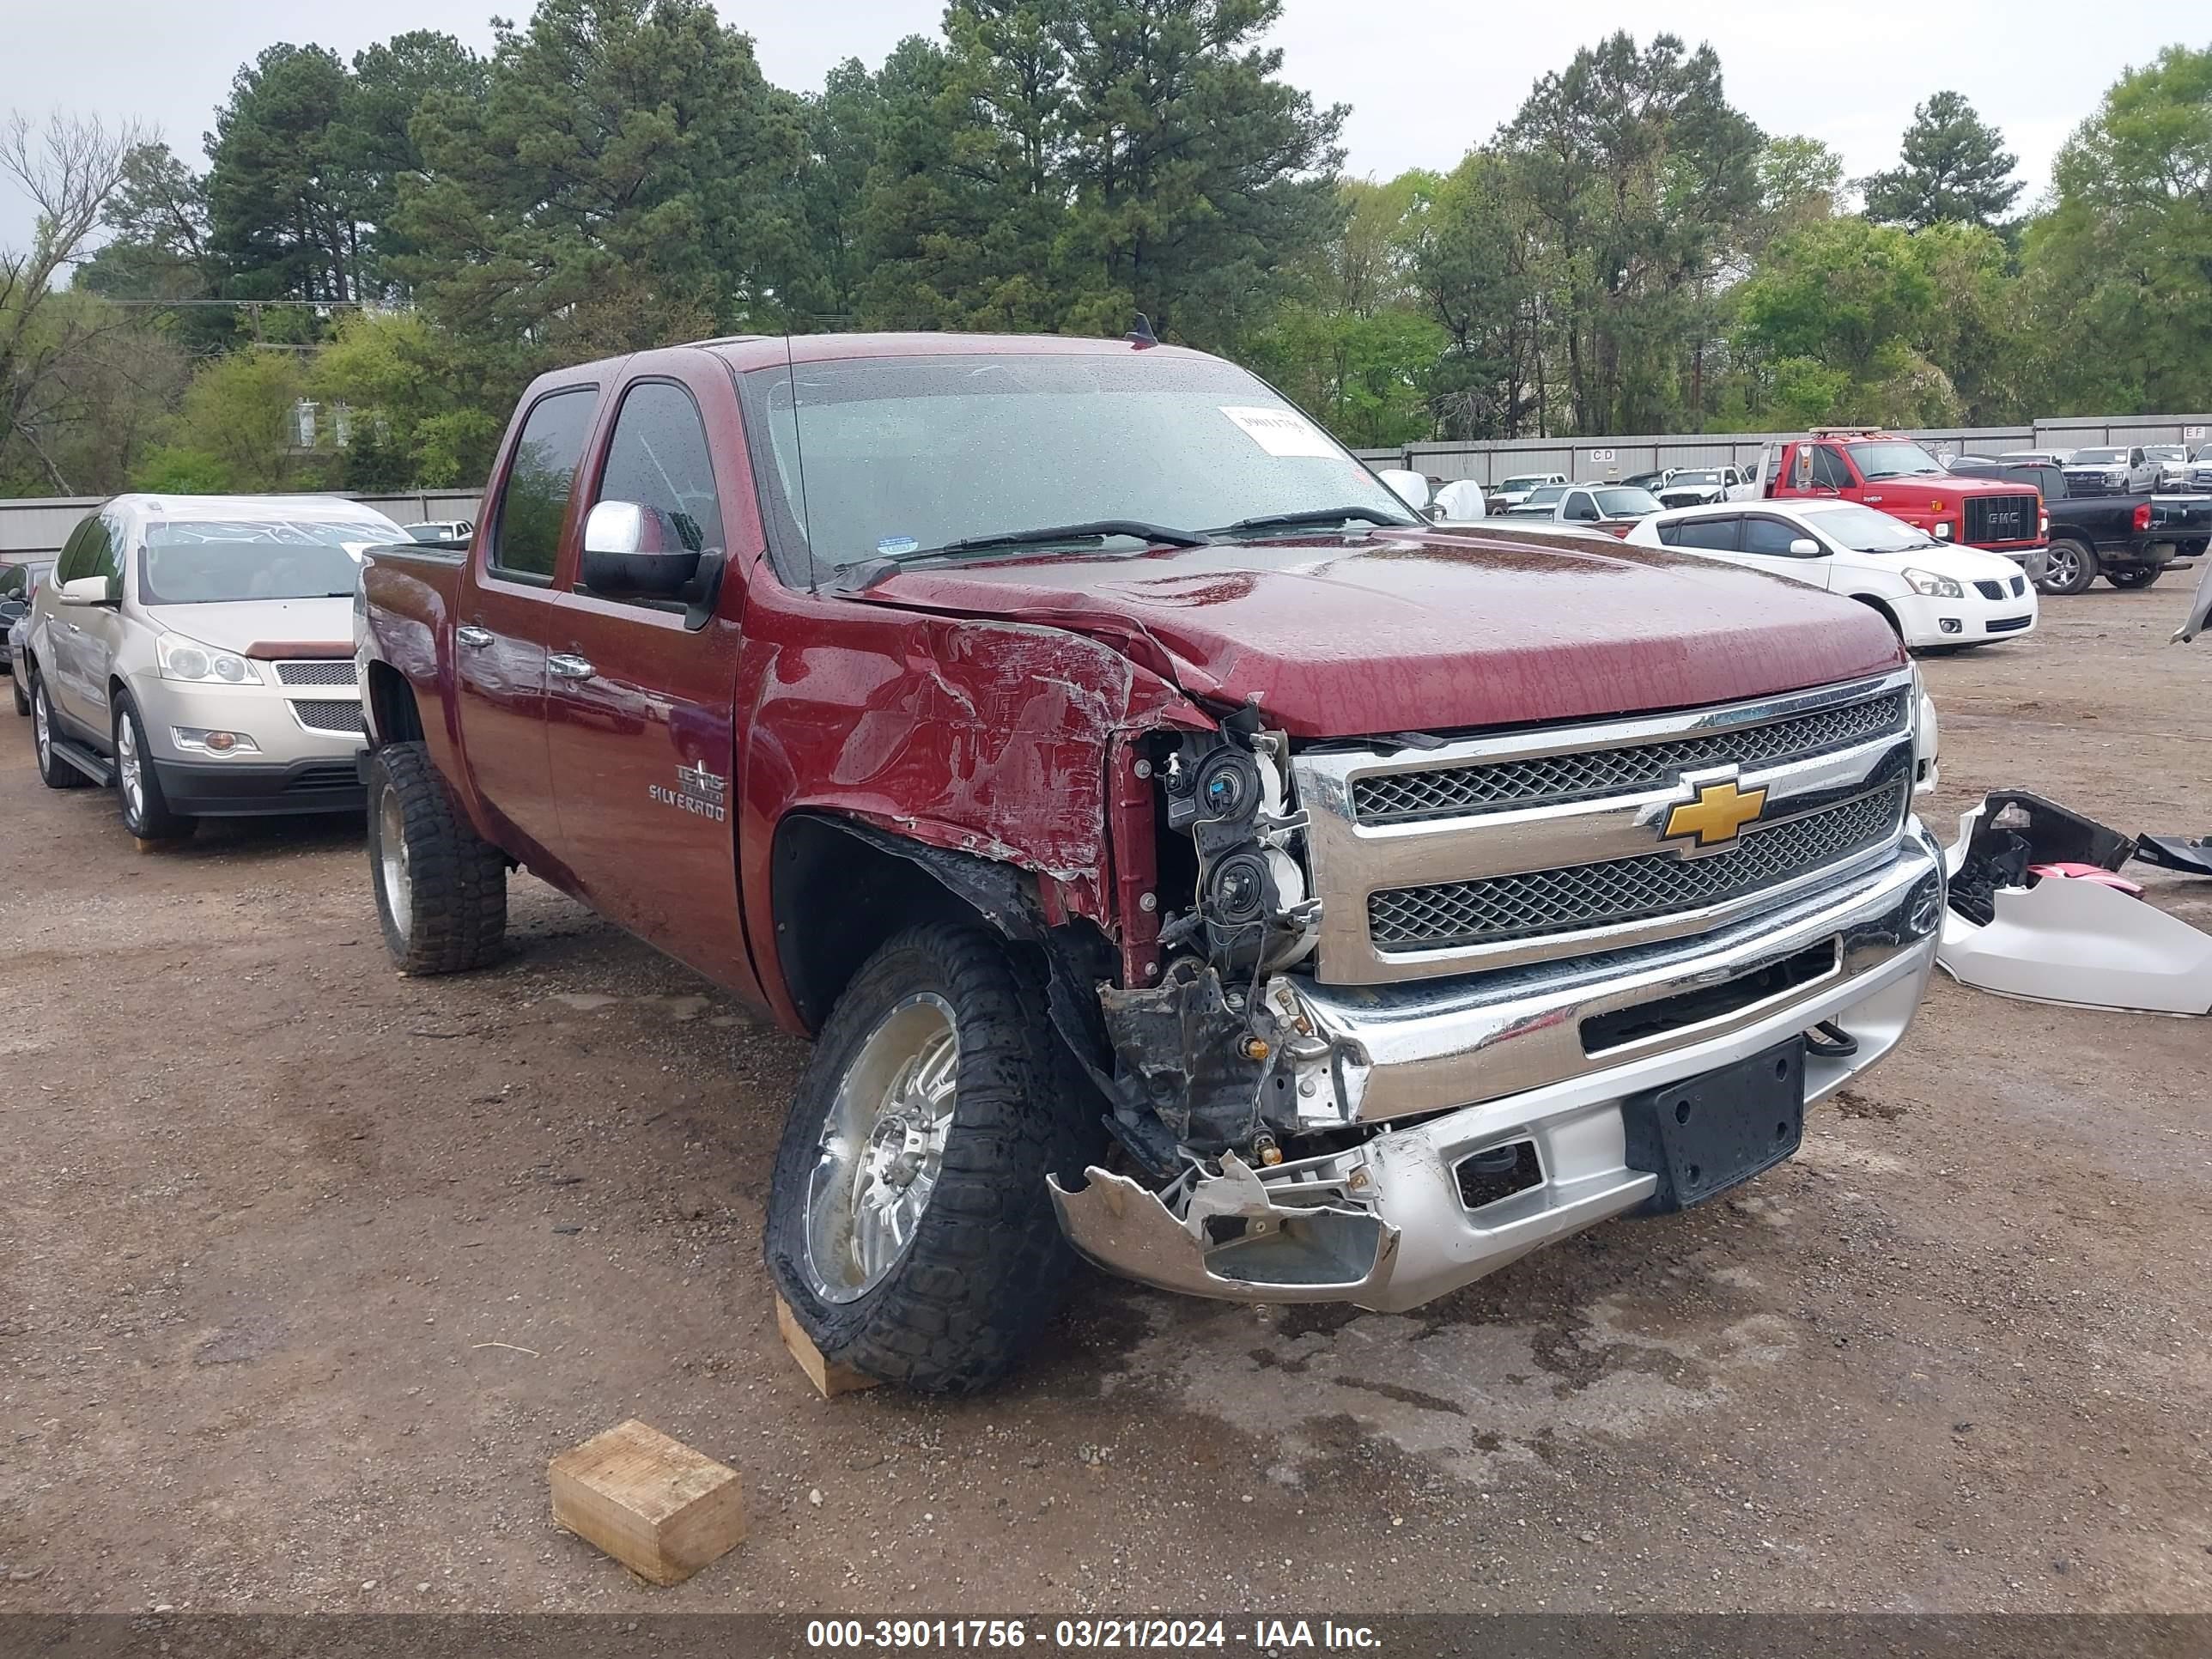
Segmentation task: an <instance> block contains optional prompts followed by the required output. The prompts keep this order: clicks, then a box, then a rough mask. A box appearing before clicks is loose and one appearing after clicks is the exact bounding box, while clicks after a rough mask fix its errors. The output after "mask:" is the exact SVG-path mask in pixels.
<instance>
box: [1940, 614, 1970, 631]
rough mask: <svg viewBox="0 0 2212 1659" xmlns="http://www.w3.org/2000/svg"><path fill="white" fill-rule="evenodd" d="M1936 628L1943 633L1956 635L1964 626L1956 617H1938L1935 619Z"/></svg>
mask: <svg viewBox="0 0 2212 1659" xmlns="http://www.w3.org/2000/svg"><path fill="white" fill-rule="evenodd" d="M1965 626H1966V624H1965V623H1961V622H1960V620H1959V619H1958V618H1957V617H1936V628H1937V629H1939V630H1940V631H1942V632H1943V633H1946V634H1956V633H1959V632H1960V630H1961V629H1964V628H1965Z"/></svg>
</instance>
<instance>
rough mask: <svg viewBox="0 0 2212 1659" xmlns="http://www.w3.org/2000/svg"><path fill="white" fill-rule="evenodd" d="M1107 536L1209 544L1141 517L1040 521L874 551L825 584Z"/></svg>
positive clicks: (853, 583)
mask: <svg viewBox="0 0 2212 1659" xmlns="http://www.w3.org/2000/svg"><path fill="white" fill-rule="evenodd" d="M1109 536H1127V537H1128V538H1131V539H1132V540H1133V541H1140V542H1143V543H1144V544H1146V545H1147V546H1148V547H1210V546H1212V542H1211V541H1210V540H1209V539H1208V538H1206V537H1205V536H1203V535H1200V533H1199V532H1196V531H1194V530H1176V529H1174V528H1172V527H1171V526H1167V525H1160V524H1147V523H1146V522H1145V521H1144V520H1142V519H1091V520H1086V521H1085V522H1084V523H1082V524H1055V525H1045V526H1042V527H1040V528H1038V529H1036V530H1009V531H1005V532H1001V533H1000V534H998V535H995V536H967V537H963V538H961V539H960V540H958V541H957V542H947V543H945V544H944V545H943V546H942V547H923V548H916V549H915V550H913V551H911V552H907V553H878V555H877V556H875V557H874V558H872V559H866V560H863V561H862V562H860V563H858V564H850V565H847V566H845V567H844V568H842V569H841V570H839V571H838V573H837V576H836V580H835V581H833V582H832V583H831V584H830V586H831V587H832V589H833V590H834V591H835V592H840V593H858V592H862V591H863V590H865V589H866V588H870V587H872V586H875V584H876V583H878V582H879V581H881V580H883V579H884V577H885V576H887V575H889V574H890V573H891V572H892V571H894V570H896V569H900V568H903V567H905V566H907V565H913V564H925V563H930V562H934V561H936V560H939V559H957V558H960V557H963V556H965V555H968V554H971V553H1006V552H1014V551H1018V550H1020V549H1022V548H1025V547H1050V546H1051V545H1053V544H1054V543H1055V542H1103V541H1104V540H1105V539H1106V538H1108V537H1109Z"/></svg>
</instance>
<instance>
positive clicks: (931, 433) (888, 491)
mask: <svg viewBox="0 0 2212 1659" xmlns="http://www.w3.org/2000/svg"><path fill="white" fill-rule="evenodd" d="M743 381H744V384H743V392H744V399H745V406H746V414H747V416H748V418H749V420H750V421H751V422H752V423H753V424H754V425H755V427H756V428H763V427H764V428H766V429H767V431H768V433H769V436H770V438H771V439H772V441H773V442H772V444H771V445H770V446H768V447H769V449H770V451H771V454H770V456H769V459H768V460H767V462H766V464H764V465H762V466H761V468H760V471H761V474H762V477H761V483H762V488H763V493H764V494H766V495H769V497H770V506H771V507H780V508H781V512H780V513H778V514H777V516H778V517H779V518H780V519H781V520H782V521H783V528H784V533H785V535H786V536H787V538H790V537H795V538H797V539H798V541H799V546H800V549H801V550H802V556H805V552H808V551H811V556H812V558H813V562H814V565H815V568H816V569H817V571H822V570H835V569H839V568H843V567H845V566H848V565H852V564H857V563H859V562H862V561H867V560H878V559H884V558H887V557H888V558H898V557H901V556H905V555H908V554H914V553H919V552H927V551H930V550H935V549H940V548H944V547H945V546H947V545H948V544H952V543H956V542H961V543H974V542H976V541H978V540H981V539H985V538H993V537H998V536H1006V535H1009V534H1019V533H1022V532H1030V531H1032V530H1033V529H1034V527H1035V526H1040V525H1066V526H1084V525H1090V524H1097V523H1101V522H1106V521H1116V520H1118V521H1125V522H1130V523H1134V524H1138V525H1158V526H1168V527H1171V528H1175V529H1177V530H1181V531H1184V532H1194V533H1195V532H1204V531H1207V530H1218V529H1222V528H1224V527H1225V526H1231V525H1234V524H1236V523H1237V522H1238V521H1239V520H1249V519H1255V518H1275V517H1278V516H1279V515H1283V514H1292V513H1314V512H1319V511H1322V510H1325V509H1332V508H1342V509H1347V510H1356V511H1357V513H1358V516H1359V518H1360V519H1361V520H1363V521H1366V522H1373V523H1384V524H1392V525H1409V524H1413V523H1414V522H1415V520H1414V519H1413V513H1412V511H1411V510H1410V509H1409V508H1408V507H1407V506H1406V504H1405V503H1404V502H1403V501H1400V500H1399V499H1398V497H1397V496H1395V495H1393V494H1392V493H1391V492H1390V491H1389V489H1387V488H1386V487H1385V486H1384V485H1383V484H1382V483H1379V482H1378V481H1377V480H1376V477H1375V476H1374V475H1373V474H1372V473H1370V472H1369V471H1367V469H1366V468H1365V467H1364V466H1362V465H1359V463H1358V461H1356V460H1354V459H1352V456H1351V455H1350V454H1348V453H1346V451H1345V450H1344V449H1343V448H1341V447H1340V446H1339V445H1338V444H1337V442H1336V441H1335V440H1334V439H1333V438H1331V437H1329V436H1328V435H1327V434H1326V433H1324V432H1323V431H1322V429H1321V428H1319V427H1316V425H1314V424H1313V422H1310V421H1309V420H1307V419H1306V417H1305V416H1304V415H1301V414H1300V413H1299V412H1298V411H1297V410H1295V409H1293V408H1291V406H1290V405H1289V404H1286V403H1285V402H1284V401H1283V400H1282V399H1281V398H1279V397H1278V396H1277V395H1276V394H1275V393H1273V392H1270V391H1269V390H1268V389H1267V387H1266V386H1263V385H1262V384H1261V382H1259V381H1258V380H1255V379H1253V378H1252V376H1250V375H1249V374H1245V373H1244V372H1243V370H1242V369H1238V368H1232V367H1231V366H1230V365H1229V364H1227V363H1223V362H1215V361H1212V360H1211V359H1206V358H1194V357H1185V356H1168V355H1166V354H1164V353H1163V354H1159V355H1157V356H1154V355H1152V354H1146V353H1139V352H1131V353H1129V354H1127V356H1122V355H1120V354H1115V355H1113V356H1093V355H1087V354H1073V353H1071V354H1067V355H1065V356H1062V355H1057V354H1053V353H1046V352H1037V353H1029V352H1008V353H1006V354H1003V355H992V354H977V353H970V354H963V355H959V356H927V357H851V358H839V359H836V360H835V361H831V362H811V363H809V362H802V363H799V364H797V365H795V366H794V367H793V368H781V367H779V368H764V369H756V370H754V371H752V372H751V373H750V374H746V375H744V377H743ZM794 393H795V404H796V406H795V407H794ZM1139 539H1140V540H1141V539H1142V538H1139ZM1088 540H1089V542H1090V543H1091V545H1078V546H1070V547H1066V548H1063V549H1055V548H1053V547H1051V546H1049V545H1047V544H1033V545H1030V546H1024V547H1018V548H1013V547H1010V548H1009V549H1008V551H1007V556H1009V557H1012V556H1017V555H1018V556H1023V557H1036V556H1051V555H1053V554H1055V553H1059V554H1066V553H1075V554H1084V553H1091V554H1094V555H1095V553H1096V546H1095V542H1096V540H1097V538H1096V537H1095V536H1093V537H1091V538H1088Z"/></svg>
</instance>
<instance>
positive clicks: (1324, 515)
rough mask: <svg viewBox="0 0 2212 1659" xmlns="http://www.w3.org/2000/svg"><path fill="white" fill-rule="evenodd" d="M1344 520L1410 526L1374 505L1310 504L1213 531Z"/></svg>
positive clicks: (1225, 532) (1280, 527) (1226, 532)
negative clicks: (1320, 505) (1334, 505)
mask: <svg viewBox="0 0 2212 1659" xmlns="http://www.w3.org/2000/svg"><path fill="white" fill-rule="evenodd" d="M1346 519H1358V520H1362V521H1363V522H1364V523H1367V524H1385V525H1389V526H1390V527H1391V528H1392V529H1394V530H1409V529H1411V528H1412V527H1413V526H1411V525H1409V524H1407V522H1406V520H1403V519H1394V518H1392V517H1391V516H1390V515H1389V513H1385V512H1383V511H1382V510H1381V509H1379V508H1376V507H1308V508H1306V509H1305V510H1304V512H1302V513H1261V515H1260V516H1259V517H1257V518H1256V519H1239V520H1237V522H1236V523H1235V524H1230V525H1224V526H1222V527H1221V528H1220V529H1219V530H1218V531H1217V532H1214V533H1215V534H1217V535H1224V536H1225V535H1231V534H1233V533H1234V532H1237V531H1239V530H1292V529H1295V528H1297V526H1300V525H1309V524H1310V525H1331V524H1342V523H1343V522H1344V521H1345V520H1346Z"/></svg>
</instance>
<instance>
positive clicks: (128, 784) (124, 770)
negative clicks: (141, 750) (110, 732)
mask: <svg viewBox="0 0 2212 1659" xmlns="http://www.w3.org/2000/svg"><path fill="white" fill-rule="evenodd" d="M115 775H116V778H117V781H119V782H120V783H121V784H122V786H123V811H124V816H125V817H128V818H129V819H130V820H131V823H142V822H143V820H144V818H145V817H146V772H145V768H144V766H143V764H142V763H140V759H139V755H138V733H137V728H136V727H135V726H133V725H132V724H131V716H130V715H128V714H125V716H124V717H123V718H122V719H121V720H118V721H116V723H115Z"/></svg>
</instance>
